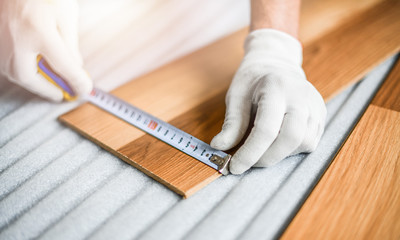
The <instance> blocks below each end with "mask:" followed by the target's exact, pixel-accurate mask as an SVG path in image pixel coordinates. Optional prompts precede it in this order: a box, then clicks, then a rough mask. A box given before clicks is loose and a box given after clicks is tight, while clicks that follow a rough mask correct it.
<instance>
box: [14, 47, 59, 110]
mask: <svg viewBox="0 0 400 240" xmlns="http://www.w3.org/2000/svg"><path fill="white" fill-rule="evenodd" d="M36 56H37V54H36V53H33V52H16V55H15V62H14V68H15V69H14V71H15V72H16V74H15V79H11V80H12V81H13V82H15V83H17V84H18V85H20V86H21V87H23V88H25V89H27V90H28V91H30V92H32V93H34V94H37V95H39V96H41V97H43V98H46V99H48V100H51V101H55V102H60V101H62V99H63V94H62V92H61V90H59V89H58V88H57V87H56V86H54V85H53V84H51V83H50V82H48V81H47V80H46V79H45V78H44V77H43V76H41V75H40V74H39V73H38V72H37V65H36Z"/></svg>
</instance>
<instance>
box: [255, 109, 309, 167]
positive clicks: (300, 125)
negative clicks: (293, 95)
mask: <svg viewBox="0 0 400 240" xmlns="http://www.w3.org/2000/svg"><path fill="white" fill-rule="evenodd" d="M307 115H308V112H306V111H301V112H300V111H298V112H290V113H287V114H286V115H285V117H284V119H283V122H282V127H281V130H280V132H279V134H278V137H277V138H276V140H275V141H274V142H273V143H272V144H271V147H270V148H268V150H267V151H266V152H265V153H264V154H263V155H262V157H261V159H260V160H259V161H258V162H257V163H256V164H255V165H254V166H255V167H269V166H272V165H274V164H276V163H278V162H279V161H281V160H282V159H284V158H285V157H287V156H289V155H290V154H291V153H292V152H293V151H294V150H296V149H297V148H298V147H299V146H300V144H301V143H302V141H303V139H304V136H305V134H306V128H307Z"/></svg>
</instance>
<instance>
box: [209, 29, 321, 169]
mask: <svg viewBox="0 0 400 240" xmlns="http://www.w3.org/2000/svg"><path fill="white" fill-rule="evenodd" d="M301 65H302V47H301V44H300V43H299V42H298V41H297V40H296V39H295V38H294V37H292V36H290V35H289V34H286V33H284V32H280V31H277V30H273V29H260V30H256V31H253V32H251V33H250V34H249V36H248V37H247V39H246V42H245V56H244V59H243V61H242V63H241V65H240V67H239V69H238V71H237V72H236V75H235V76H234V78H233V81H232V83H231V86H230V88H229V90H228V93H227V95H226V107H227V109H226V114H225V121H224V124H223V126H222V131H221V132H220V133H219V134H218V135H216V136H215V137H214V139H213V140H212V141H211V146H212V147H214V148H216V149H220V150H228V149H230V148H232V147H234V146H235V145H237V144H238V143H239V142H240V140H241V139H242V138H243V137H244V134H245V132H246V130H247V128H248V125H249V121H250V117H251V114H252V113H254V112H256V113H255V114H256V116H255V120H254V127H253V128H252V130H251V133H250V134H249V136H248V138H247V139H246V141H245V142H244V144H243V145H242V146H241V147H240V148H239V149H238V151H237V152H236V153H235V154H234V155H233V156H232V159H231V163H230V166H229V167H230V172H231V173H233V174H240V173H243V172H244V171H246V170H248V169H249V168H250V167H252V166H254V167H268V166H271V165H273V164H276V163H278V162H279V161H281V160H282V159H284V158H285V157H287V156H289V155H293V154H297V153H301V152H312V151H313V150H314V149H315V148H316V147H317V145H318V142H319V140H320V138H321V135H322V133H323V131H324V126H325V117H326V107H325V104H324V100H323V98H322V97H321V95H320V94H319V92H318V91H317V90H316V89H315V88H314V86H313V85H311V83H310V82H308V81H307V79H306V76H305V74H304V71H303V69H302V67H301Z"/></svg>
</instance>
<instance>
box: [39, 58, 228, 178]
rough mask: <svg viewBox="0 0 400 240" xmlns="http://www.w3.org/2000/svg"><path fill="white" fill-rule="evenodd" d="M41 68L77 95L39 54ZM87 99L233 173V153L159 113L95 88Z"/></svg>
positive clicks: (70, 94) (67, 95) (70, 96)
mask: <svg viewBox="0 0 400 240" xmlns="http://www.w3.org/2000/svg"><path fill="white" fill-rule="evenodd" d="M38 72H39V73H40V74H42V75H43V76H44V77H45V78H46V79H47V80H48V81H50V82H51V83H53V84H54V85H55V86H57V87H58V88H59V89H61V90H62V91H63V94H64V98H65V99H66V100H73V99H75V98H76V96H75V95H74V93H73V91H71V88H70V87H69V85H68V84H67V83H66V82H65V81H64V80H63V79H62V78H61V77H60V76H59V75H57V74H56V73H54V72H53V71H52V70H51V69H50V67H49V65H48V64H47V63H46V62H45V60H44V59H43V58H42V57H41V56H40V55H39V56H38ZM84 99H86V100H87V101H89V102H90V103H92V104H94V105H96V106H97V107H99V108H101V109H103V110H105V111H107V112H109V113H110V114H112V115H114V116H116V117H118V118H120V119H122V120H124V121H125V122H127V123H129V124H131V125H133V126H135V127H137V128H139V129H140V130H142V131H144V132H146V133H148V134H150V135H152V136H154V137H155V138H157V139H159V140H161V141H163V142H165V143H167V144H169V145H171V146H172V147H174V148H176V149H178V150H180V151H182V152H184V153H186V154H187V155H189V156H191V157H193V158H195V159H197V160H199V161H201V162H203V163H204V164H206V165H208V166H210V167H212V168H214V169H215V170H217V171H218V172H220V173H221V174H223V175H227V174H228V173H229V170H228V164H229V161H230V159H231V155H229V154H227V153H225V152H223V151H220V150H217V149H215V148H212V147H211V146H210V145H209V144H207V143H205V142H203V141H201V140H200V139H198V138H195V137H193V136H192V135H190V134H188V133H186V132H184V131H182V130H180V129H178V128H176V127H174V126H172V125H171V124H169V123H167V122H164V121H162V120H161V119H158V118H157V117H155V116H153V115H151V114H149V113H147V112H145V111H143V110H141V109H139V108H137V107H135V106H132V105H131V104H129V103H127V102H125V101H123V100H122V99H119V98H117V97H115V96H113V95H112V94H109V93H107V92H104V91H101V90H100V89H96V88H94V89H93V90H92V92H91V93H90V94H89V95H87V96H84Z"/></svg>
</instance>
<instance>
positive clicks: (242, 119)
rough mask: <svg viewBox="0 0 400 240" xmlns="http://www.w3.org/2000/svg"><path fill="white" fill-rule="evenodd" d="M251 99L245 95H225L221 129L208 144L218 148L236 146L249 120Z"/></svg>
mask: <svg viewBox="0 0 400 240" xmlns="http://www.w3.org/2000/svg"><path fill="white" fill-rule="evenodd" d="M250 114H251V101H250V99H249V98H248V97H246V96H235V95H232V94H230V92H228V94H227V95H226V113H225V120H224V124H223V126H222V130H221V132H220V133H218V134H217V135H216V136H215V137H214V138H213V139H212V141H211V143H210V145H211V147H213V148H216V149H219V150H228V149H231V148H233V147H234V146H236V145H237V144H238V143H239V142H240V140H242V138H243V136H244V134H245V133H246V130H247V127H248V125H249V121H250Z"/></svg>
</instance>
